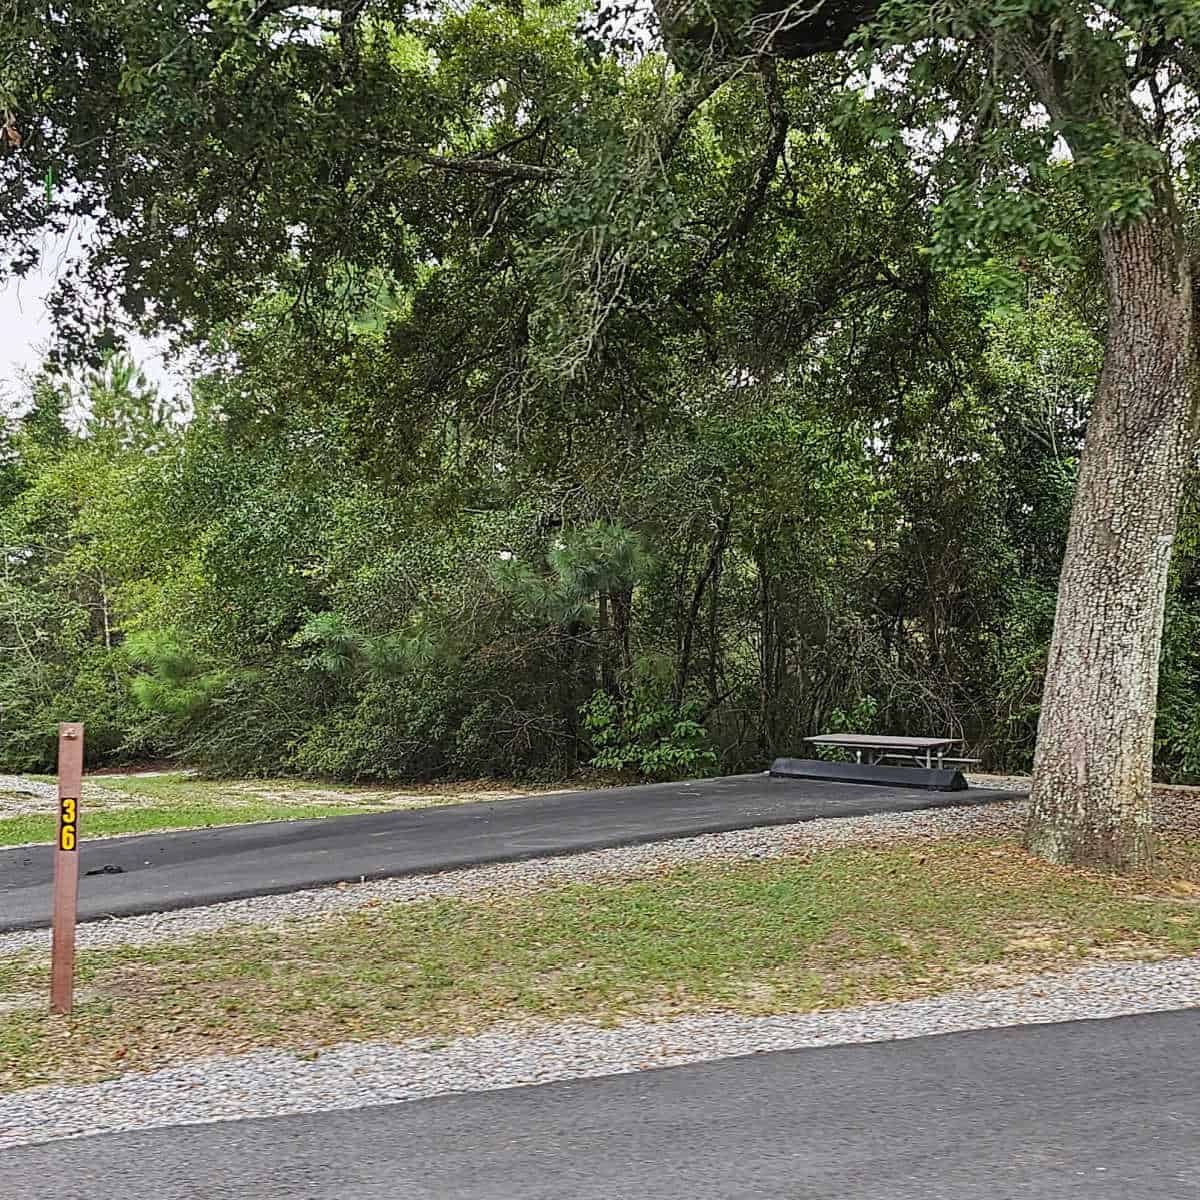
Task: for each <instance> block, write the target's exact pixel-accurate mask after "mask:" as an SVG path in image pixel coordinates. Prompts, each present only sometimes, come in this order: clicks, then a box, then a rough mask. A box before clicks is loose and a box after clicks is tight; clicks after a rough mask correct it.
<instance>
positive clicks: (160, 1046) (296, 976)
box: [0, 842, 1200, 1088]
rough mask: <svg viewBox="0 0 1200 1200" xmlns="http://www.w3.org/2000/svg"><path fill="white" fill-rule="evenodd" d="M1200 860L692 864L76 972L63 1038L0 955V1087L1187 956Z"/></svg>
mask: <svg viewBox="0 0 1200 1200" xmlns="http://www.w3.org/2000/svg"><path fill="white" fill-rule="evenodd" d="M1198 897H1200V844H1197V843H1180V842H1176V843H1169V844H1167V845H1165V846H1164V847H1163V867H1162V870H1161V871H1160V873H1159V875H1157V876H1156V877H1154V878H1148V877H1145V878H1134V879H1113V878H1109V877H1106V876H1100V875H1092V874H1089V873H1084V872H1079V871H1072V870H1068V869H1064V868H1056V867H1051V866H1048V865H1046V864H1044V863H1041V862H1039V861H1037V860H1034V859H1031V858H1030V857H1028V856H1027V855H1026V854H1025V853H1024V852H1023V851H1022V850H1021V849H1020V848H1019V847H1018V846H1016V845H1015V844H1012V843H998V842H988V843H983V842H971V843H961V842H960V843H939V844H937V845H934V846H931V847H929V848H927V849H922V850H919V851H914V850H913V849H912V847H911V846H909V847H905V848H903V849H899V848H886V849H880V848H869V849H862V848H855V849H844V850H836V851H826V852H822V853H817V854H814V855H813V856H811V857H809V858H791V859H781V860H768V861H752V862H737V863H724V864H717V863H711V864H704V865H694V866H689V867H687V868H676V869H670V870H664V871H662V872H661V873H659V874H657V875H655V876H652V877H648V878H641V879H636V880H630V879H627V880H612V881H608V882H603V883H590V884H586V885H585V884H577V885H563V886H556V887H551V888H547V889H546V890H544V891H542V892H539V893H536V894H533V895H529V894H525V895H510V896H500V897H496V898H488V899H479V898H474V899H470V900H465V899H464V900H439V901H429V902H423V903H419V904H407V905H391V906H388V905H380V904H378V903H377V902H376V903H375V904H374V905H371V904H368V905H366V906H364V907H363V908H362V909H360V910H358V911H356V912H354V913H351V914H343V915H339V916H337V917H330V918H325V919H323V920H321V921H316V922H308V923H304V924H302V925H293V926H290V927H283V928H279V929H274V930H259V929H248V928H247V929H238V930H233V931H227V932H224V933H221V934H214V935H207V936H204V937H198V938H195V939H192V940H189V941H187V942H182V943H178V944H170V945H164V946H155V947H137V948H133V947H131V948H126V949H121V950H115V951H91V952H84V953H81V955H80V960H79V965H80V998H81V1003H80V1004H79V1005H78V1007H77V1009H76V1012H75V1014H74V1015H73V1017H71V1018H70V1019H69V1020H64V1019H62V1018H51V1017H50V1016H48V1015H47V1014H45V1013H44V1012H43V1011H41V996H43V995H44V992H45V988H46V986H47V967H46V963H45V960H44V959H43V958H41V957H35V956H33V955H24V956H20V957H15V958H6V959H0V1002H2V1001H3V1000H4V998H5V994H7V995H8V997H9V1001H10V1004H11V1002H12V998H13V997H14V996H19V995H21V994H25V995H35V996H36V997H37V999H38V1005H39V1007H38V1008H36V1009H35V1008H32V1007H28V1008H22V1007H12V1008H11V1009H10V1011H8V1012H7V1013H6V1014H5V1016H4V1019H3V1021H2V1022H0V1087H3V1088H14V1087H21V1086H25V1085H29V1084H33V1083H38V1082H44V1081H84V1080H94V1079H102V1078H106V1077H109V1076H112V1075H115V1074H118V1073H120V1072H121V1071H123V1070H126V1069H129V1068H135V1069H145V1068H150V1067H154V1066H157V1065H161V1064H164V1063H167V1062H175V1061H180V1060H183V1059H187V1058H190V1057H196V1056H204V1055H210V1054H214V1053H221V1052H237V1051H241V1050H247V1049H251V1048H253V1047H261V1046H274V1047H287V1048H294V1049H296V1050H298V1051H302V1052H311V1051H313V1050H317V1049H319V1048H320V1047H321V1046H324V1045H328V1044H332V1043H334V1042H339V1041H344V1040H348V1039H356V1038H375V1037H390V1038H404V1037H409V1036H414V1035H431V1036H435V1037H439V1038H441V1037H450V1036H454V1035H456V1034H463V1033H472V1032H476V1031H479V1030H482V1029H483V1028H485V1027H487V1026H489V1025H493V1024H496V1023H500V1022H504V1023H509V1022H515V1023H528V1022H531V1021H545V1020H563V1019H569V1018H576V1019H584V1020H589V1021H602V1022H610V1021H620V1020H622V1019H625V1018H631V1017H642V1018H646V1017H649V1018H662V1017H667V1016H674V1015H677V1014H682V1013H687V1012H697V1011H730V1012H742V1013H773V1012H793V1011H800V1010H813V1009H825V1008H833V1007H837V1006H841V1005H847V1004H856V1003H861V1002H864V1001H868V1000H878V999H900V998H908V997H914V996H921V995H929V994H934V993H938V992H945V991H951V990H960V989H963V988H978V987H986V986H989V985H993V984H998V983H1004V982H1009V981H1014V980H1016V979H1019V978H1023V977H1027V976H1028V975H1030V974H1034V973H1036V972H1038V971H1041V970H1045V969H1050V968H1062V967H1066V966H1070V965H1071V964H1073V963H1076V962H1078V961H1079V960H1080V959H1082V958H1085V957H1097V956H1104V957H1113V958H1142V957H1154V956H1160V955H1165V954H1183V953H1189V952H1193V951H1196V950H1198V949H1200V899H1198Z"/></svg>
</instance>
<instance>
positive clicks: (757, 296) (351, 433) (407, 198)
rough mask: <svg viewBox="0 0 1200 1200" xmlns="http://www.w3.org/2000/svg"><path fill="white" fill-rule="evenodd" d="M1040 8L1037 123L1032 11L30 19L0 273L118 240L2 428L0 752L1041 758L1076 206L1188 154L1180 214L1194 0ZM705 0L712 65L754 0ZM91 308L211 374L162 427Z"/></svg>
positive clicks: (1149, 177) (18, 46)
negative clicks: (867, 740) (674, 19)
mask: <svg viewBox="0 0 1200 1200" xmlns="http://www.w3.org/2000/svg"><path fill="white" fill-rule="evenodd" d="M870 7H871V6H870V5H863V6H855V12H859V11H860V10H861V11H862V12H864V13H865V12H866V10H867V9H868V8H870ZM1053 7H1055V14H1054V20H1053V21H1050V22H1048V24H1047V25H1046V29H1045V31H1044V33H1045V37H1044V38H1043V37H1042V35H1041V32H1039V38H1038V40H1036V41H1035V43H1034V48H1035V50H1037V48H1038V47H1043V44H1044V45H1045V46H1049V47H1051V48H1053V47H1055V46H1057V49H1058V51H1059V52H1060V53H1059V54H1058V57H1057V58H1055V60H1054V62H1055V64H1056V65H1055V70H1054V72H1053V73H1052V74H1053V75H1054V80H1055V81H1057V82H1056V83H1055V86H1057V87H1060V88H1063V89H1066V91H1065V92H1064V93H1063V95H1062V96H1059V97H1058V99H1060V100H1063V104H1062V105H1061V106H1060V110H1056V111H1054V112H1052V113H1050V115H1049V119H1043V115H1042V112H1041V110H1040V108H1039V105H1040V104H1043V103H1044V101H1045V97H1042V98H1041V99H1039V97H1038V95H1037V92H1036V88H1033V87H1031V86H1030V82H1029V80H1028V79H1027V78H1025V77H1024V76H1022V75H1021V74H1020V72H1019V71H1015V70H1014V68H1013V64H1014V62H1015V61H1017V59H1019V58H1020V54H1018V53H1017V51H1019V50H1020V49H1021V45H1022V43H1021V39H1022V38H1023V37H1025V36H1026V34H1027V33H1028V32H1029V30H1030V28H1035V29H1037V30H1038V31H1041V30H1042V24H1041V23H1042V22H1043V18H1044V17H1045V14H1046V13H1047V12H1048V9H1047V8H1046V6H1045V5H1044V4H1041V3H1040V0H1038V2H1037V3H1035V0H1028V2H1026V0H1013V2H1012V3H1005V4H1002V5H982V4H974V5H972V4H963V5H956V6H950V7H949V8H945V7H943V8H938V9H936V10H935V9H931V8H930V6H929V5H928V4H923V3H916V2H915V0H914V2H910V0H902V2H894V3H889V4H888V5H886V6H884V8H883V10H882V11H881V12H880V13H878V14H877V18H878V19H877V20H876V21H875V22H874V23H873V24H872V25H871V26H870V27H869V28H866V29H864V30H862V31H860V32H861V36H855V37H853V38H850V48H849V50H848V51H847V55H846V56H843V57H840V58H839V57H837V56H835V55H832V54H827V55H820V56H816V57H809V56H808V55H807V53H803V54H802V53H801V51H802V50H803V49H804V48H803V47H800V48H799V49H798V50H797V51H796V53H797V56H798V58H799V61H795V62H788V61H783V60H777V59H770V60H768V59H766V58H761V57H757V56H754V57H751V58H746V59H744V60H741V61H736V62H733V63H731V64H729V65H727V66H721V65H720V64H718V63H716V62H714V61H713V59H712V57H711V56H710V55H708V54H707V53H702V54H699V55H698V56H695V57H694V58H692V59H691V60H689V61H688V62H687V64H686V65H687V67H688V70H687V71H677V70H675V69H674V68H673V67H672V66H671V64H670V63H669V62H668V61H667V59H666V58H665V57H664V56H663V55H662V54H660V53H658V52H657V50H656V49H655V48H653V47H650V48H647V46H646V45H645V42H644V39H641V38H640V37H633V38H625V39H622V38H619V37H614V36H610V35H611V34H612V28H611V25H610V26H607V27H605V28H604V29H602V30H597V29H595V28H593V29H591V30H590V32H584V31H583V30H581V29H580V28H579V21H578V17H579V12H580V10H579V8H578V6H577V5H573V4H561V5H560V4H555V3H546V4H539V5H533V6H524V7H521V6H515V7H514V6H513V5H511V4H509V3H502V2H496V3H492V2H489V0H471V2H470V3H467V4H466V5H459V6H451V7H446V6H437V5H435V6H434V7H433V8H431V9H425V10H421V11H420V12H417V11H415V10H412V9H411V8H403V9H402V8H401V7H400V6H397V5H394V4H391V3H386V2H385V3H372V4H370V5H365V6H358V5H354V6H350V7H349V8H348V9H347V16H346V22H345V24H344V26H339V27H338V28H337V29H336V30H335V29H334V28H333V27H332V26H331V25H330V24H329V21H330V15H329V13H328V12H325V11H324V10H320V9H316V8H311V7H305V6H295V7H287V6H282V5H267V6H261V5H259V6H253V5H246V4H242V3H220V4H213V5H205V4H204V3H202V0H196V2H194V3H193V2H190V0H171V2H170V3H166V4H163V3H158V2H155V3H150V2H149V0H134V2H131V3H124V2H122V3H116V2H115V0H97V2H96V3H93V4H88V5H84V4H68V5H66V6H65V7H64V8H63V10H62V12H61V14H59V15H60V18H61V19H57V20H55V21H52V22H46V21H44V20H43V19H41V16H40V14H39V12H36V11H35V10H34V9H33V8H30V7H29V6H17V9H15V10H14V13H13V14H12V20H10V21H8V22H6V23H4V24H3V26H2V27H0V211H3V212H4V215H5V223H6V236H7V238H8V240H7V241H6V243H5V245H4V246H3V247H0V253H2V254H3V256H4V263H5V264H7V268H8V269H9V270H11V271H12V272H13V273H15V274H18V275H20V274H23V273H27V272H28V271H29V270H30V269H32V267H33V265H34V263H35V260H36V259H37V256H38V253H39V247H40V246H41V245H43V243H44V239H43V232H44V231H45V230H50V231H54V230H56V229H61V228H65V226H66V225H67V223H68V222H70V221H73V220H76V219H77V218H78V217H79V216H81V215H83V216H89V217H90V218H91V219H92V220H93V221H94V222H95V227H96V232H95V239H94V242H95V245H94V253H90V254H89V255H88V256H86V257H85V259H84V261H83V262H82V263H81V266H80V270H79V271H76V272H66V273H65V274H64V275H63V276H62V280H61V283H62V286H61V287H60V289H59V291H58V292H57V293H56V296H55V298H54V301H53V303H54V306H55V314H56V317H57V326H58V331H59V334H60V338H59V342H60V344H59V345H58V346H57V347H56V355H57V358H58V364H59V366H61V367H63V368H64V371H65V374H64V375H63V376H62V377H60V378H58V379H57V380H56V381H53V382H52V381H51V380H50V379H49V378H48V377H47V378H44V379H41V380H39V382H38V383H37V385H36V387H35V389H34V392H33V394H32V395H31V396H30V397H29V398H28V399H29V401H30V404H29V406H28V410H27V411H26V413H25V415H24V416H23V417H22V418H21V419H20V420H19V421H14V422H12V423H11V426H10V427H9V428H8V429H6V430H4V431H3V445H2V449H3V453H2V454H0V532H2V534H3V547H4V550H3V553H4V557H3V570H2V571H0V636H2V637H3V642H2V644H3V647H4V650H5V654H4V655H3V656H0V705H2V706H3V709H2V712H0V721H2V732H3V737H2V738H0V753H2V754H3V757H4V759H5V761H6V762H7V763H8V764H9V765H12V766H20V767H30V766H43V767H44V766H47V765H49V756H50V755H51V753H52V748H53V736H54V727H55V723H56V722H57V721H58V720H61V719H67V718H70V719H80V718H82V719H84V720H86V721H87V723H88V726H89V739H88V747H89V754H91V755H92V756H93V757H94V758H95V759H96V760H103V761H117V760H120V759H121V758H123V757H131V756H137V755H162V754H173V755H177V756H179V757H181V758H183V759H185V760H187V761H189V762H192V763H196V764H199V765H203V766H205V767H206V768H208V769H210V770H213V771H217V772H220V771H228V772H232V771H238V772H249V773H255V774H268V773H293V772H303V773H308V774H314V775H329V776H337V777H345V778H418V777H421V778H423V777H430V776H438V775H453V774H460V775H462V774H480V775H487V774H496V775H521V776H526V777H532V776H544V777H556V776H557V777H561V776H563V775H567V774H569V773H570V772H572V771H574V770H575V769H576V768H577V767H578V766H579V765H580V764H581V763H588V762H592V763H594V764H595V765H598V766H601V767H603V769H605V770H613V771H618V772H625V773H629V774H631V775H636V776H645V777H666V776H668V775H672V774H688V773H697V772H702V771H708V770H715V769H720V770H734V769H738V768H746V767H759V766H761V765H762V764H763V762H764V760H766V759H769V758H770V757H771V756H773V755H774V754H776V753H788V752H794V751H795V750H796V749H798V747H799V745H800V739H801V738H802V737H803V736H804V735H806V734H808V733H812V732H815V731H817V730H819V729H820V728H830V727H832V728H837V727H839V726H845V727H859V728H866V727H868V726H872V727H874V728H876V729H879V730H887V731H889V732H896V733H905V732H909V733H914V734H919V733H928V732H930V731H937V732H943V731H950V730H953V731H961V733H962V734H963V736H964V737H965V738H966V739H967V740H968V742H969V743H970V744H971V745H972V746H977V747H978V748H979V749H980V751H981V753H982V754H983V755H984V756H985V757H986V758H987V760H988V765H990V766H995V767H1000V768H1007V767H1015V766H1022V765H1027V764H1028V762H1029V760H1030V756H1031V753H1032V743H1033V738H1034V732H1035V728H1036V721H1037V704H1038V693H1039V688H1040V680H1041V674H1042V671H1043V669H1044V660H1045V653H1046V647H1047V644H1048V639H1049V632H1050V628H1051V624H1052V621H1053V609H1054V594H1055V585H1056V579H1057V573H1058V568H1059V563H1060V560H1061V555H1062V552H1063V545H1064V542H1065V536H1066V528H1067V517H1068V512H1069V506H1070V502H1071V494H1072V490H1073V487H1074V479H1075V472H1076V468H1077V463H1078V459H1079V455H1080V453H1081V448H1082V443H1083V433H1084V428H1085V423H1086V415H1087V410H1088V406H1089V402H1090V396H1091V394H1092V390H1093V388H1094V385H1095V382H1096V378H1097V375H1098V373H1099V366H1100V337H1101V335H1102V332H1103V318H1104V298H1103V294H1102V291H1101V289H1100V288H1099V286H1098V265H1099V264H1098V258H1097V253H1096V239H1095V234H1096V230H1097V228H1098V227H1099V226H1100V224H1101V222H1103V221H1114V220H1128V219H1134V218H1136V216H1137V215H1138V214H1139V213H1140V212H1143V211H1144V210H1145V207H1146V205H1147V203H1148V202H1149V200H1150V199H1152V198H1153V197H1155V196H1157V195H1158V194H1159V193H1160V192H1161V190H1162V188H1163V187H1164V186H1165V184H1166V182H1167V179H1166V177H1167V176H1168V175H1171V176H1172V178H1171V179H1170V181H1169V182H1171V183H1172V184H1173V185H1178V187H1177V190H1178V191H1179V197H1178V209H1179V212H1180V220H1181V222H1182V225H1183V228H1184V230H1185V232H1186V233H1187V236H1189V237H1194V235H1195V230H1196V229H1197V228H1200V224H1198V221H1200V218H1197V216H1196V214H1197V213H1198V212H1200V206H1198V204H1197V201H1196V196H1195V188H1194V185H1192V184H1191V182H1190V180H1191V178H1192V177H1193V176H1195V175H1196V172H1195V171H1194V170H1192V169H1191V168H1190V167H1189V174H1188V176H1187V178H1186V179H1185V178H1184V177H1183V173H1182V172H1180V171H1176V170H1174V167H1171V168H1170V169H1168V164H1175V163H1192V164H1193V165H1194V160H1195V158H1196V155H1197V147H1196V145H1195V138H1194V132H1195V127H1196V126H1195V121H1194V119H1192V117H1189V116H1188V115H1187V114H1189V113H1191V114H1192V115H1193V116H1194V101H1195V96H1196V94H1197V79H1196V75H1195V67H1194V65H1192V66H1189V65H1188V59H1187V56H1186V55H1184V54H1183V51H1182V49H1181V48H1186V46H1187V45H1188V44H1190V42H1194V41H1195V39H1196V36H1197V34H1196V17H1195V12H1196V7H1195V6H1194V5H1190V4H1185V3H1184V2H1183V0H1170V2H1169V3H1156V4H1134V3H1124V0H1122V2H1121V3H1116V2H1114V3H1111V4H1108V5H1101V6H1100V9H1099V10H1095V9H1094V8H1093V7H1091V6H1085V5H1083V4H1081V3H1075V2H1074V0H1072V2H1071V3H1067V4H1063V5H1057V6H1053ZM699 8H701V9H703V11H701V12H700V16H701V17H704V16H705V15H706V14H707V16H708V17H709V18H713V17H714V16H715V17H716V18H717V19H718V23H719V24H720V26H721V32H722V38H721V40H720V42H719V45H717V46H716V49H718V50H720V51H721V52H722V53H724V52H726V51H730V52H735V51H736V50H737V48H738V47H739V46H740V47H742V48H743V49H744V48H745V47H746V45H747V44H748V43H746V42H745V40H744V35H745V32H746V31H745V30H744V29H743V28H741V27H742V26H743V25H744V22H745V18H746V17H747V16H748V15H751V14H758V15H759V16H761V14H762V13H763V12H764V11H768V10H769V9H770V5H763V4H753V5H749V6H747V5H745V4H740V3H733V4H724V3H722V4H720V5H717V6H716V7H715V8H714V6H712V5H706V6H699ZM1097 11H1098V12H1099V13H1100V14H1101V15H1100V16H1097ZM693 15H695V14H693ZM702 23H703V22H702ZM803 25H804V22H803V21H802V22H800V24H799V26H797V27H795V28H793V29H792V30H791V33H792V36H794V37H796V38H800V37H802V36H803V35H804V32H805V31H804V29H803ZM180 30H186V31H187V32H186V34H185V35H181V34H180ZM845 32H847V34H848V33H849V30H847V31H845ZM914 32H920V33H921V36H920V37H919V38H916V39H914ZM951 39H953V41H951ZM704 45H705V47H706V48H707V47H708V46H709V40H708V39H705V41H704ZM827 48H828V47H827ZM1040 52H1041V51H1040V50H1037V53H1040ZM788 53H791V51H790V50H789V51H788ZM1014 54H1016V58H1014ZM735 56H736V55H735ZM1034 57H1035V58H1036V53H1035V55H1034ZM1022 61H1024V60H1022ZM1139 63H1140V64H1141V66H1140V67H1136V70H1142V69H1143V68H1145V70H1147V71H1148V70H1150V69H1151V65H1155V69H1158V68H1161V70H1162V71H1164V72H1166V75H1167V77H1165V78H1164V80H1163V85H1164V86H1166V85H1168V84H1169V85H1170V88H1169V91H1170V95H1169V97H1168V103H1167V106H1166V108H1165V109H1164V114H1165V115H1164V117H1163V121H1158V114H1155V113H1153V112H1152V111H1151V107H1152V104H1153V96H1152V94H1150V93H1151V92H1152V89H1149V88H1148V87H1146V86H1143V85H1142V84H1141V83H1136V86H1133V87H1132V90H1131V84H1132V83H1134V82H1135V81H1134V74H1135V73H1136V71H1135V67H1134V66H1131V64H1139ZM867 67H870V68H872V70H870V71H866V70H858V69H859V68H867ZM875 68H882V69H875ZM856 71H857V72H858V73H857V74H856V73H855V72H856ZM1131 72H1132V73H1131ZM1145 78H1146V79H1147V80H1148V79H1149V78H1150V76H1149V75H1146V77H1145ZM1156 78H1157V76H1156ZM868 80H869V81H870V82H869V85H867V83H866V82H865V81H868ZM1097 100H1098V101H1099V104H1100V111H1097V110H1096V107H1095V106H1096V103H1097ZM1068 102H1069V103H1068ZM1131 105H1132V107H1130V106H1131ZM1147 105H1150V106H1151V107H1147ZM1139 106H1140V107H1139ZM1164 122H1165V123H1164ZM1160 126H1161V129H1160ZM198 129H201V130H204V131H205V134H204V142H203V152H202V153H199V152H197V141H196V130H198ZM14 135H15V136H14ZM18 140H19V144H17V142H18ZM1063 142H1065V143H1066V144H1067V145H1068V146H1069V148H1070V151H1071V153H1070V155H1069V156H1067V155H1064V154H1063V153H1062V143H1063ZM49 167H53V168H54V170H55V172H56V177H57V178H58V179H59V185H58V187H57V189H51V194H50V195H49V197H47V195H46V188H45V185H44V180H45V174H46V170H47V168H49ZM89 285H90V287H91V289H92V292H98V293H99V294H100V295H103V296H104V298H105V300H106V303H105V304H104V305H89V303H88V297H89V294H90V293H89ZM118 306H122V307H123V308H124V310H125V311H126V312H127V313H128V314H130V316H131V317H132V318H133V319H134V320H135V321H141V322H142V323H143V324H145V325H147V326H148V327H149V326H154V327H156V328H158V327H170V328H173V329H174V330H176V331H182V336H183V340H184V341H185V342H186V343H187V344H188V345H190V346H191V347H192V348H194V349H198V350H200V351H201V359H202V361H203V362H204V363H206V364H207V366H206V367H205V369H204V373H202V374H200V375H198V376H197V377H196V378H195V379H194V380H193V382H192V391H191V395H190V396H189V398H188V403H187V404H186V405H175V404H172V403H168V402H166V401H164V400H163V398H162V397H160V396H158V395H156V394H155V392H154V390H153V388H151V387H150V386H149V385H148V384H147V382H146V381H145V379H144V378H142V377H141V376H140V375H139V372H138V371H137V370H136V367H135V366H134V365H133V364H132V363H131V362H130V361H129V360H128V359H126V358H123V357H121V356H119V355H115V354H112V353H105V352H102V348H103V347H105V346H109V345H110V344H111V342H112V340H113V336H114V331H113V330H111V329H110V328H109V327H108V315H107V314H109V313H110V312H111V311H113V310H114V309H115V308H116V307H118ZM98 314H101V315H98ZM89 364H90V365H89ZM67 366H70V368H71V369H70V370H65V368H66V367H67ZM185 412H186V413H187V414H189V416H188V419H187V420H185V419H184V414H185ZM1189 521H1190V523H1189V522H1185V523H1184V528H1183V531H1182V535H1181V543H1180V551H1179V555H1178V558H1177V563H1176V566H1175V568H1174V572H1173V576H1172V588H1173V592H1172V599H1171V604H1170V607H1169V620H1168V635H1167V653H1166V655H1165V658H1164V667H1163V695H1162V707H1161V711H1160V728H1159V755H1160V765H1161V769H1162V771H1163V772H1164V773H1166V774H1170V775H1173V776H1180V777H1192V776H1193V775H1195V774H1196V772H1197V771H1200V754H1198V752H1197V749H1196V746H1197V743H1198V739H1197V734H1196V730H1197V728H1198V727H1200V726H1198V724H1197V720H1196V716H1195V704H1194V699H1193V697H1194V695H1195V692H1196V688H1197V683H1196V680H1197V679H1198V678H1200V675H1198V673H1197V669H1196V665H1195V663H1194V662H1193V652H1192V649H1191V647H1192V646H1193V645H1194V644H1195V638H1194V636H1193V631H1194V621H1195V616H1196V613H1197V612H1200V587H1198V586H1197V582H1196V577H1197V571H1196V565H1195V564H1196V563H1197V562H1198V561H1200V538H1198V536H1197V533H1196V522H1195V518H1194V515H1193V516H1192V517H1190V518H1189ZM701 713H703V719H702V720H701V719H700V714H701Z"/></svg>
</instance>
